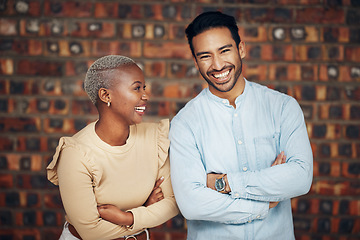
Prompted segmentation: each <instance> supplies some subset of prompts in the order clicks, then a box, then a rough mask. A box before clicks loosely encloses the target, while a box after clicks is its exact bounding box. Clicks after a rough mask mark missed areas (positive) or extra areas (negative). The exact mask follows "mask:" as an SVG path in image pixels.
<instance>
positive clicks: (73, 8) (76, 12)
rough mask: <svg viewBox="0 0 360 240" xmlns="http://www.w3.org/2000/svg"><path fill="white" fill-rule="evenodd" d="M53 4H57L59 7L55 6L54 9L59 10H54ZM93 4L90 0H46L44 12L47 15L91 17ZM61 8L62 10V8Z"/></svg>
mask: <svg viewBox="0 0 360 240" xmlns="http://www.w3.org/2000/svg"><path fill="white" fill-rule="evenodd" d="M52 4H57V5H59V7H55V8H53V9H57V10H58V11H52V10H51V6H52ZM92 8H93V5H92V3H89V2H82V1H62V2H59V1H53V0H46V1H45V2H44V14H45V16H50V17H77V18H83V17H91V13H92ZM60 9H61V10H60Z"/></svg>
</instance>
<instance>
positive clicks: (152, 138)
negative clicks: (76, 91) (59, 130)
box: [47, 120, 178, 240]
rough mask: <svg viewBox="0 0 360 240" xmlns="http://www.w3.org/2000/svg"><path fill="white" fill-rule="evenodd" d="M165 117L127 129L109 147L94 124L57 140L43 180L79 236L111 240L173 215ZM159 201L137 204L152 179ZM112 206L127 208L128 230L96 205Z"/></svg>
mask: <svg viewBox="0 0 360 240" xmlns="http://www.w3.org/2000/svg"><path fill="white" fill-rule="evenodd" d="M168 130H169V121H168V120H162V121H161V122H160V123H142V124H138V125H133V126H131V127H130V135H129V138H128V140H127V142H126V144H125V145H123V146H115V147H114V146H110V145H108V144H106V143H105V142H103V141H102V140H101V139H100V138H99V137H98V136H97V135H96V133H95V122H94V123H91V124H89V125H88V126H86V127H85V128H84V129H83V130H81V131H80V132H79V133H77V134H75V135H74V136H73V137H64V138H61V139H60V141H59V146H58V147H57V150H56V153H55V155H54V157H53V160H52V162H51V163H50V164H49V166H48V167H47V171H48V179H49V180H50V181H51V182H53V183H54V184H56V185H59V189H60V194H61V198H62V201H63V205H64V209H65V212H66V218H67V221H69V222H70V223H71V224H72V225H73V226H74V227H75V228H76V230H77V231H78V233H79V234H80V236H81V237H82V238H83V239H86V240H87V239H114V238H118V237H122V236H126V235H131V234H134V233H137V232H139V231H141V230H142V229H144V228H151V227H155V226H158V225H160V224H162V223H164V222H166V221H167V220H169V219H170V218H172V217H174V216H175V215H176V214H178V208H177V205H176V202H175V198H174V194H173V191H172V187H171V181H170V166H169V160H168V148H169V140H168V138H167V136H168ZM160 177H164V178H165V180H164V182H163V183H162V184H161V188H162V191H163V194H164V197H165V199H163V200H161V201H159V202H157V203H154V204H152V205H150V206H148V207H145V206H143V204H144V203H145V201H146V200H147V198H148V196H149V195H150V193H151V191H152V189H153V187H154V185H155V181H156V180H157V179H159V178H160ZM103 204H112V205H115V206H117V207H118V208H120V209H121V210H123V211H131V212H132V213H133V216H134V224H133V225H132V227H131V228H129V227H127V226H118V225H116V224H113V223H110V222H108V221H105V220H103V219H101V218H100V215H99V213H98V211H97V206H100V205H103Z"/></svg>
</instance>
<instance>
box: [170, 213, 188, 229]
mask: <svg viewBox="0 0 360 240" xmlns="http://www.w3.org/2000/svg"><path fill="white" fill-rule="evenodd" d="M184 222H185V221H184V217H183V216H182V215H181V214H178V215H177V216H175V217H174V218H172V219H171V223H172V224H171V226H172V228H174V229H184Z"/></svg>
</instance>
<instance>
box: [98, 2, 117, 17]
mask: <svg viewBox="0 0 360 240" xmlns="http://www.w3.org/2000/svg"><path fill="white" fill-rule="evenodd" d="M94 10H95V14H94V15H95V17H96V18H109V17H110V18H116V17H117V14H118V4H117V3H112V2H104V3H103V2H96V3H95V5H94Z"/></svg>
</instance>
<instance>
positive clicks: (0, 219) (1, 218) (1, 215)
mask: <svg viewBox="0 0 360 240" xmlns="http://www.w3.org/2000/svg"><path fill="white" fill-rule="evenodd" d="M0 225H1V226H12V225H13V217H12V214H11V211H9V210H1V211H0ZM0 238H1V236H0Z"/></svg>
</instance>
